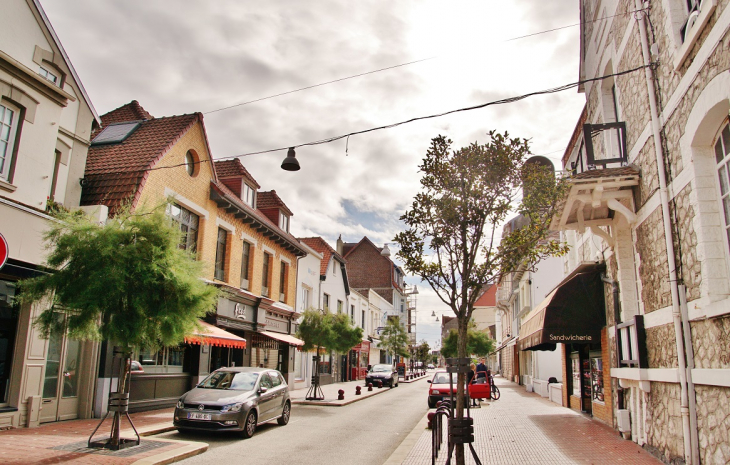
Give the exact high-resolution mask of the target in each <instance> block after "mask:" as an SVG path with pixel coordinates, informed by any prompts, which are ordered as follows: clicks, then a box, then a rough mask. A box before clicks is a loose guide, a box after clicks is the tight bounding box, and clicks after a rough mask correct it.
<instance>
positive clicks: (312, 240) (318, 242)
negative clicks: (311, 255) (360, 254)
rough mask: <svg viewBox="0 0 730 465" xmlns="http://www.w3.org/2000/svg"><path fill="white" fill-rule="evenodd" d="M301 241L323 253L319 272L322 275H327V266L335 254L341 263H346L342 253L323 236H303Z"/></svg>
mask: <svg viewBox="0 0 730 465" xmlns="http://www.w3.org/2000/svg"><path fill="white" fill-rule="evenodd" d="M299 242H302V243H304V244H307V246H308V247H310V248H312V249H314V250H315V251H317V252H319V253H321V254H322V261H321V262H320V265H319V274H320V276H326V275H327V268H328V267H329V264H330V258H331V257H332V256H333V255H334V256H335V257H336V258H337V259H338V261H340V262H341V263H346V261H345V259H344V258H342V256H341V255H340V254H338V253H337V252H335V249H333V248H332V247H331V246H330V245H329V244H328V243H327V242H326V241H325V240H324V239H322V238H321V237H301V238H299Z"/></svg>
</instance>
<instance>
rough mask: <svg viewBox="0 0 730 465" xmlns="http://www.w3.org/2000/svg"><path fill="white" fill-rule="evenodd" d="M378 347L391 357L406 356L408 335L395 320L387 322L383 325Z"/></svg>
mask: <svg viewBox="0 0 730 465" xmlns="http://www.w3.org/2000/svg"><path fill="white" fill-rule="evenodd" d="M380 347H382V348H383V349H385V352H386V353H388V354H391V355H393V357H395V356H396V355H397V356H400V357H407V356H408V333H406V329H405V328H404V327H403V326H401V325H400V323H398V321H397V320H388V324H386V325H385V328H383V332H382V333H381V334H380Z"/></svg>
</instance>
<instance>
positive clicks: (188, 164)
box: [185, 150, 196, 176]
mask: <svg viewBox="0 0 730 465" xmlns="http://www.w3.org/2000/svg"><path fill="white" fill-rule="evenodd" d="M195 162H196V159H195V155H194V154H193V152H192V151H190V150H188V152H187V153H186V154H185V170H186V171H187V172H188V174H189V175H190V176H194V175H195Z"/></svg>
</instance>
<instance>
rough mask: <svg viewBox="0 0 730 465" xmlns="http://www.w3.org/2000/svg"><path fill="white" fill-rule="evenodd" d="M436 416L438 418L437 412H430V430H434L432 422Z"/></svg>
mask: <svg viewBox="0 0 730 465" xmlns="http://www.w3.org/2000/svg"><path fill="white" fill-rule="evenodd" d="M435 416H436V412H428V427H427V428H428V429H431V428H433V423H432V421H433V417H435Z"/></svg>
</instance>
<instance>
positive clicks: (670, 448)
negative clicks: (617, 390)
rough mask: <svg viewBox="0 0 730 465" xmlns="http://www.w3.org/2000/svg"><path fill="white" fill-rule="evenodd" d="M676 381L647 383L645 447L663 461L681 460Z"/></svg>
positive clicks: (678, 392)
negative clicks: (672, 382) (649, 390)
mask: <svg viewBox="0 0 730 465" xmlns="http://www.w3.org/2000/svg"><path fill="white" fill-rule="evenodd" d="M680 405H681V404H680V389H679V385H678V384H669V383H651V392H650V393H649V402H648V405H647V408H646V410H647V412H646V414H647V417H648V418H649V419H650V421H648V422H647V425H646V439H647V444H646V448H647V449H649V451H650V452H652V453H653V454H654V455H656V456H657V457H659V458H660V459H661V460H662V461H664V462H666V463H683V462H684V440H683V438H682V431H683V430H682V414H681V411H680Z"/></svg>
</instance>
